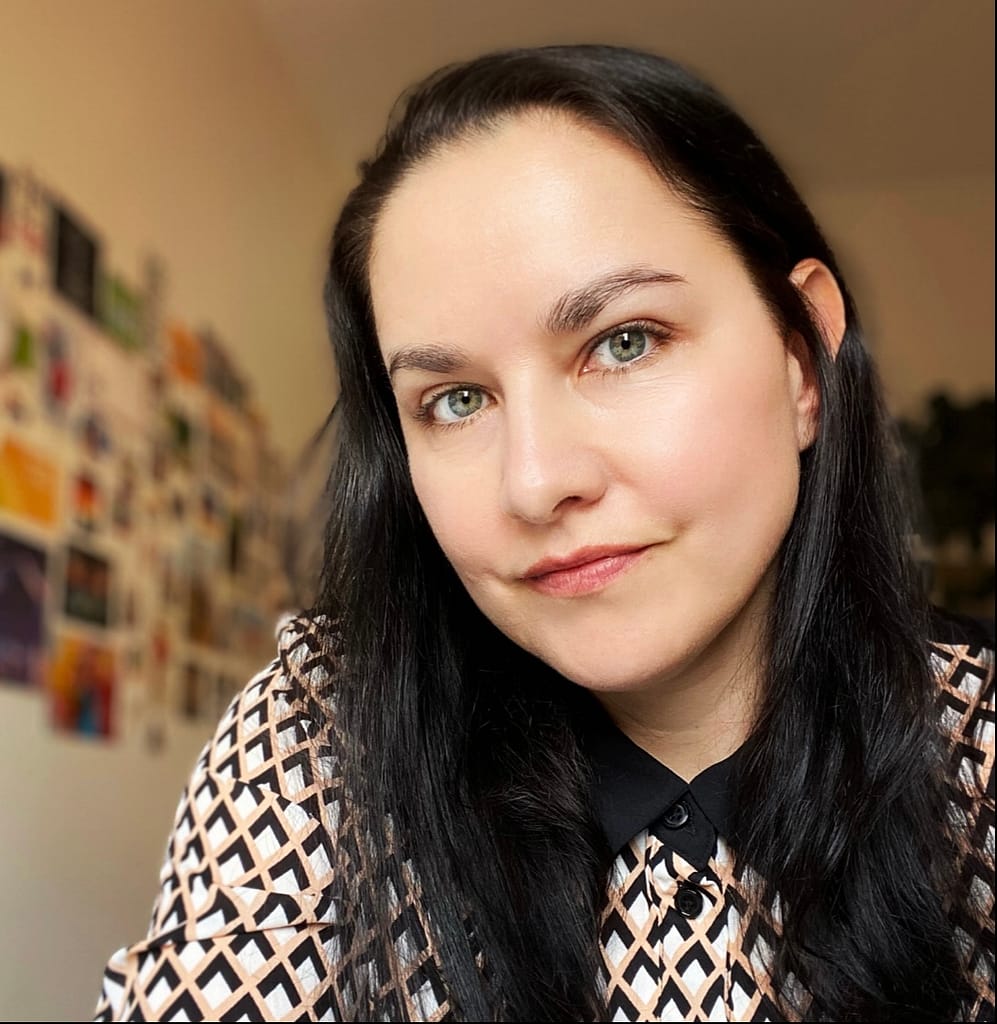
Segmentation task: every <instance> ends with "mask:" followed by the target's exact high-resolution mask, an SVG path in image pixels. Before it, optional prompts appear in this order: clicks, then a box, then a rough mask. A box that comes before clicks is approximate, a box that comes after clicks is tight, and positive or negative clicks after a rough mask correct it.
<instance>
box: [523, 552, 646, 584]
mask: <svg viewBox="0 0 997 1024" xmlns="http://www.w3.org/2000/svg"><path fill="white" fill-rule="evenodd" d="M646 547H647V545H646V544H598V545H592V546H589V547H585V548H578V550H577V551H572V552H571V554H568V555H564V556H562V557H560V558H559V557H556V556H550V557H548V558H541V559H540V561H538V562H534V563H533V565H531V566H530V567H529V568H528V569H527V570H526V572H524V573H523V579H534V578H536V577H537V576H546V575H548V574H549V573H552V572H563V571H564V570H566V569H577V568H578V567H579V566H580V565H588V564H589V563H590V562H598V561H599V560H600V559H602V558H612V557H613V556H614V555H627V554H631V553H633V552H635V551H643V550H644V548H646Z"/></svg>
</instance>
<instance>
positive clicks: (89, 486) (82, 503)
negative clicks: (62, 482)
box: [69, 470, 104, 533]
mask: <svg viewBox="0 0 997 1024" xmlns="http://www.w3.org/2000/svg"><path fill="white" fill-rule="evenodd" d="M69 502H70V507H71V509H72V515H73V523H74V524H75V525H76V526H78V527H79V528H80V529H81V530H86V531H87V532H88V533H93V532H94V531H96V530H98V529H100V526H101V524H102V523H103V521H104V496H103V492H102V491H101V488H100V484H99V483H97V481H96V480H95V479H94V477H93V474H92V473H88V472H86V471H85V470H84V471H82V472H80V473H77V474H76V476H75V477H73V483H72V487H71V488H70V492H69Z"/></svg>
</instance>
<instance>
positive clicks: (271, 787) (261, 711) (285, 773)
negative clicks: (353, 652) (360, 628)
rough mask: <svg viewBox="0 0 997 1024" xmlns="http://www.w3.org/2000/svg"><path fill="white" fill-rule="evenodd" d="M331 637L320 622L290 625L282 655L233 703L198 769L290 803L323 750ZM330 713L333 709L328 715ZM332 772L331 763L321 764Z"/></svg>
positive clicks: (281, 634) (281, 633) (280, 636)
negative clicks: (273, 795) (325, 697)
mask: <svg viewBox="0 0 997 1024" xmlns="http://www.w3.org/2000/svg"><path fill="white" fill-rule="evenodd" d="M332 664H333V655H332V653H331V633H330V631H329V630H327V629H326V628H325V626H324V624H323V623H322V622H321V621H320V620H315V619H308V618H304V617H297V618H288V619H287V620H285V621H284V623H283V624H282V625H281V627H280V628H279V630H278V633H277V653H276V656H275V657H274V659H273V660H272V661H271V662H270V664H269V665H267V666H266V667H265V668H264V669H262V670H261V671H260V672H258V673H257V674H256V675H255V676H254V677H253V678H252V679H251V680H250V681H249V682H248V683H247V685H246V686H245V687H244V688H243V689H242V690H241V691H240V692H239V693H238V694H237V695H236V696H235V698H234V699H233V700H232V702H231V703H230V704H229V706H228V708H227V710H226V712H225V714H224V715H223V716H222V718H221V720H220V722H219V724H218V727H217V729H216V730H215V734H214V736H213V737H212V739H211V740H210V742H209V743H208V744H207V745H206V747H205V748H204V751H203V753H202V755H201V758H200V760H199V762H198V765H199V767H201V768H202V769H203V770H204V771H206V772H210V773H211V774H213V775H214V776H216V777H217V778H219V779H224V780H239V781H242V782H244V783H247V784H251V785H253V786H256V787H258V788H260V789H264V790H267V791H271V792H273V793H275V794H277V795H279V796H283V797H287V798H289V799H292V800H300V799H302V798H303V796H304V793H303V787H304V786H305V783H306V778H305V777H306V776H309V775H310V774H313V771H312V770H313V769H314V768H315V767H317V765H316V764H315V763H314V762H313V758H314V756H315V755H316V752H317V751H322V750H324V749H325V748H326V747H327V746H328V744H327V743H323V730H326V729H327V728H328V726H327V724H326V721H325V719H326V718H327V716H326V715H325V714H324V713H323V708H322V707H321V705H320V701H321V698H322V697H323V696H324V695H325V694H326V691H327V690H328V688H329V684H330V682H331V677H332ZM324 710H328V709H324ZM322 767H323V768H324V769H326V770H328V769H329V768H330V767H331V766H330V765H329V763H328V761H325V762H324V763H323V764H322Z"/></svg>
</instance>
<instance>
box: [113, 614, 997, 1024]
mask: <svg viewBox="0 0 997 1024" xmlns="http://www.w3.org/2000/svg"><path fill="white" fill-rule="evenodd" d="M944 639H945V642H942V641H941V640H939V641H938V642H936V643H933V644H932V645H931V658H932V665H933V668H934V670H935V674H936V677H937V680H938V686H939V690H938V707H939V713H940V715H941V718H942V722H943V724H944V726H945V728H946V730H947V732H948V735H949V736H950V737H951V761H950V766H951V771H952V772H953V775H954V777H956V778H958V779H959V780H962V783H963V785H962V786H961V789H960V792H962V793H964V794H965V800H964V801H963V803H962V805H961V806H960V807H959V808H955V809H954V811H955V813H958V814H959V815H961V817H962V820H963V821H964V822H965V824H966V827H967V829H969V830H970V832H971V834H972V835H973V839H974V844H975V845H976V847H977V849H978V850H979V851H981V852H980V855H979V857H978V858H975V859H973V860H972V862H971V863H967V864H966V865H965V866H964V874H967V873H968V875H969V876H971V878H972V885H973V887H974V889H975V890H976V891H977V893H978V895H979V896H980V898H981V899H982V900H983V901H984V902H988V903H989V907H990V910H989V915H988V919H989V921H990V925H989V932H988V933H986V934H973V935H970V936H967V937H966V938H967V941H968V942H969V944H970V946H971V947H972V948H974V949H976V950H977V956H976V964H977V965H978V966H979V968H980V969H979V970H978V971H976V973H975V975H974V984H975V986H976V990H977V992H978V996H977V1000H976V1004H975V1006H974V1007H973V1008H972V1010H971V1012H970V1015H969V1016H968V1017H967V1018H966V1019H968V1020H972V1021H977V1022H984V1021H993V1020H994V991H993V983H994V982H993V977H992V975H991V974H990V973H989V968H988V967H987V963H988V961H987V959H986V957H984V956H983V954H982V952H980V950H985V949H992V948H993V941H994V936H993V905H994V877H993V867H992V865H993V849H994V774H993V768H994V652H993V645H992V641H991V642H989V644H988V643H979V642H977V641H975V640H973V641H969V642H965V641H964V640H963V639H962V638H958V639H957V638H955V637H951V638H944ZM324 664H325V662H324V659H323V652H322V644H321V641H320V639H319V638H318V637H317V630H316V627H315V625H314V623H310V622H308V621H305V620H294V621H292V622H291V623H289V624H288V625H287V626H285V627H284V629H283V630H282V632H281V634H280V637H279V641H278V656H277V658H276V659H275V660H274V661H273V662H272V663H271V664H270V665H269V666H268V667H267V668H266V669H265V670H264V671H262V672H261V673H259V674H258V675H257V676H256V677H255V678H254V679H253V680H252V681H251V682H250V683H249V685H248V686H247V687H246V688H245V689H244V690H243V691H242V692H241V694H239V696H238V697H237V698H236V699H235V700H234V701H233V703H232V704H231V706H230V707H229V709H228V711H227V713H226V714H225V716H224V717H223V719H222V721H221V722H220V724H219V726H218V729H217V731H216V734H215V736H214V737H213V739H212V740H211V741H210V742H209V743H208V744H207V745H206V747H205V749H204V751H203V752H202V754H201V756H200V757H199V758H198V760H197V762H196V764H195V766H194V768H193V771H192V773H191V775H190V779H189V782H188V785H187V787H186V789H185V791H184V793H183V795H182V798H181V800H180V804H179V807H178V809H177V814H176V818H175V822H174V826H173V830H172V832H171V834H170V837H169V840H168V844H167V849H166V855H165V858H164V862H163V867H162V870H161V875H160V890H159V893H158V896H157V897H156V900H155V903H154V906H153V912H152V918H151V922H150V925H149V929H148V932H147V934H146V936H145V937H144V938H143V939H141V940H140V941H138V942H135V943H133V944H131V945H129V946H126V947H124V948H122V949H120V950H119V951H118V952H117V953H115V954H114V955H113V956H111V958H110V960H109V961H108V963H107V965H106V967H105V970H104V974H103V981H102V986H101V991H100V995H99V998H98V1002H97V1006H96V1009H95V1012H94V1017H93V1019H94V1020H101V1021H111V1020H134V1021H140V1020H149V1021H152V1020H155V1021H193V1020H215V1021H229V1020H232V1021H235V1020H245V1021H305V1020H328V1021H342V1020H346V1019H349V1010H348V1004H349V1002H350V998H351V993H350V992H349V991H347V990H346V986H345V985H342V984H340V981H339V979H340V977H341V975H340V972H339V971H338V970H337V957H338V956H339V955H340V947H339V939H338V937H337V936H338V927H339V924H338V917H337V909H336V904H335V901H334V900H333V899H331V898H330V895H329V891H330V880H331V877H332V871H333V869H332V865H331V862H330V856H329V854H328V850H329V848H330V847H329V830H330V828H331V829H332V830H333V831H335V829H336V828H337V822H340V821H343V820H344V816H343V814H342V807H341V804H340V801H341V798H342V794H341V791H340V790H338V789H337V787H336V785H335V779H334V775H335V773H334V770H333V771H332V773H331V774H332V776H333V779H332V783H330V777H329V773H326V772H323V773H321V776H322V777H321V778H319V777H318V776H317V774H316V773H313V772H311V771H310V770H309V764H310V763H311V762H310V761H309V760H308V758H307V757H304V756H302V755H303V752H304V751H306V750H312V749H313V748H314V739H315V737H314V736H311V735H310V734H309V723H308V721H307V719H306V718H303V716H302V714H301V709H300V706H299V705H298V703H297V700H296V695H297V694H299V693H300V687H301V685H302V682H303V681H305V682H307V680H308V679H309V677H310V676H311V674H313V673H321V672H323V671H324V668H323V666H324ZM590 754H591V756H592V761H593V764H594V767H595V775H596V779H597V789H596V793H595V803H596V807H597V810H598V812H599V816H600V820H601V822H602V825H603V828H604V831H605V833H606V836H607V838H608V840H609V842H610V845H611V848H612V849H613V850H614V851H616V856H615V859H614V861H613V865H612V868H611V871H610V875H609V878H608V879H607V887H606V900H605V905H604V910H603V913H602V920H601V932H600V944H601V953H602V971H601V977H600V979H599V981H600V982H601V984H602V985H603V986H604V991H605V993H606V998H607V1003H608V1007H609V1019H610V1020H614V1021H778V1020H782V1019H783V1018H782V1017H780V1016H779V1013H778V1010H777V1009H776V1004H775V1000H774V996H773V993H772V992H771V991H770V988H769V987H768V985H767V982H766V973H765V966H764V965H765V963H766V960H767V955H768V951H769V949H770V948H771V947H772V945H773V943H774V941H775V938H776V936H777V929H778V913H777V910H775V911H774V912H773V913H771V914H769V915H767V916H765V918H764V919H762V917H761V915H759V914H757V913H756V914H754V915H749V914H748V912H747V904H746V902H745V900H744V899H743V898H742V896H741V892H742V889H743V885H742V884H741V883H742V879H741V878H740V877H739V874H738V870H739V869H738V868H737V866H736V863H735V859H734V858H733V857H732V855H731V851H730V850H729V849H728V846H727V841H726V839H727V836H728V834H729V829H728V823H729V821H730V817H731V814H730V812H731V808H730V806H729V797H730V791H731V786H730V781H731V778H732V773H733V772H735V771H736V767H737V755H736V754H735V755H733V757H731V758H728V759H727V760H726V761H724V762H721V763H719V764H717V765H714V766H712V767H711V768H707V769H706V770H705V771H704V772H702V773H701V774H700V775H699V776H698V777H697V778H696V779H694V780H693V781H692V782H691V783H687V782H685V781H683V780H682V779H681V778H680V777H679V776H677V775H675V774H674V773H672V772H671V771H669V769H668V768H666V767H665V766H664V765H661V764H660V763H659V762H657V761H656V760H655V759H654V758H652V757H651V756H650V755H648V754H646V753H645V752H644V751H642V750H641V749H640V748H639V747H637V746H636V745H635V744H633V743H631V741H630V740H628V739H627V738H626V737H625V736H624V735H623V734H622V733H621V732H619V731H618V730H615V729H606V730H605V731H603V732H600V738H599V739H598V741H597V742H596V743H595V744H594V745H593V746H592V747H591V748H590ZM981 794H982V796H981ZM344 829H345V826H344ZM347 839H348V837H347V836H346V835H345V833H344V835H341V836H336V835H334V836H333V843H335V842H341V843H343V844H344V845H345V844H346V842H347ZM417 889H418V886H417V884H415V883H413V884H411V885H408V886H407V887H405V886H403V887H401V888H400V890H399V892H398V893H397V905H398V945H399V948H404V949H405V950H406V959H405V970H406V971H407V972H408V973H407V976H406V977H405V979H404V982H405V984H404V985H403V986H402V988H403V992H404V995H403V997H402V998H403V999H404V1005H400V1006H398V1007H397V1010H396V1013H394V1014H392V1015H391V1016H388V1017H385V1018H384V1019H388V1020H413V1021H442V1020H452V1019H454V1018H453V1015H452V1013H451V1008H450V1005H449V1002H448V999H447V994H446V990H445V987H444V985H443V983H442V981H441V976H440V971H439V968H438V965H437V962H436V959H435V954H434V951H433V948H432V944H431V942H430V941H429V940H428V939H427V938H426V936H427V935H428V934H429V930H428V928H427V927H426V919H425V915H424V909H423V908H422V907H421V906H420V905H419V902H418V899H417V897H416V895H415V894H416V892H417ZM342 976H345V972H344V973H343V975H342Z"/></svg>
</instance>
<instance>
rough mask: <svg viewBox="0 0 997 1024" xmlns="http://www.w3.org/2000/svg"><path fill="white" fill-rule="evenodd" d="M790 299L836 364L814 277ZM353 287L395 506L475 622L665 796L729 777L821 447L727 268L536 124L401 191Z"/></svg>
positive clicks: (421, 174)
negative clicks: (425, 536) (588, 715)
mask: <svg viewBox="0 0 997 1024" xmlns="http://www.w3.org/2000/svg"><path fill="white" fill-rule="evenodd" d="M791 278H792V280H793V282H794V284H795V285H796V286H797V287H798V288H799V289H801V290H802V291H803V292H804V293H805V295H806V296H807V298H808V300H809V302H810V303H811V305H812V307H813V308H814V309H815V311H816V312H817V314H818V317H819V320H820V322H821V324H822V327H823V332H824V335H825V340H826V342H827V344H828V346H829V348H830V349H831V350H832V352H833V351H836V348H837V345H838V344H839V343H840V340H841V337H842V335H843V333H844V326H845V325H844V309H843V303H842V299H841V294H840V291H839V289H838V286H837V284H836V282H835V280H834V277H833V275H832V274H831V273H830V271H829V270H828V269H827V268H826V267H825V266H824V265H823V264H821V263H819V262H818V261H816V260H804V261H802V262H801V263H800V264H798V265H797V266H796V267H795V268H794V269H793V271H792V273H791ZM370 280H371V293H372V298H373V305H374V314H375V320H376V325H377V331H378V339H379V344H380V346H381V352H382V355H383V357H384V361H385V365H386V366H387V367H388V368H389V370H390V372H391V379H392V387H393V389H394V393H395V397H396V400H397V403H398V408H399V415H400V418H401V423H402V429H403V433H404V438H405V443H406V448H407V451H408V457H409V466H410V471H411V475H412V481H413V485H414V487H415V491H416V494H417V496H418V498H419V501H420V503H421V504H422V507H423V510H424V511H425V514H426V517H427V519H428V521H429V523H430V525H431V527H432V529H433V532H434V534H435V536H436V538H437V540H438V542H439V544H440V546H441V548H442V549H443V551H444V553H445V554H446V555H447V557H448V559H449V560H450V562H451V564H452V565H453V566H454V569H455V570H456V572H457V574H458V576H459V577H460V579H461V580H462V582H463V583H464V585H465V587H466V588H467V590H468V593H469V594H470V596H471V597H472V599H473V600H474V601H475V602H476V603H477V604H478V606H479V607H480V608H481V609H482V611H483V612H484V613H485V614H486V615H487V616H488V617H489V618H490V619H491V620H492V621H493V622H494V623H495V624H496V625H497V626H498V627H499V628H500V629H502V630H503V631H504V632H505V633H506V634H507V635H508V636H509V637H510V638H511V639H513V640H514V641H515V642H516V643H518V644H520V645H521V646H522V647H524V648H526V649H527V650H529V651H531V652H533V653H534V654H536V655H537V656H538V657H540V658H542V659H543V660H544V661H546V662H547V663H548V664H550V665H551V666H553V667H554V668H555V669H557V670H558V671H559V672H561V673H562V674H563V675H564V676H565V677H567V678H568V679H571V680H572V681H574V682H576V683H577V684H578V685H580V686H584V687H586V688H588V689H589V690H591V691H592V692H593V693H594V694H595V696H596V697H597V699H598V700H599V701H600V702H601V703H602V704H603V705H604V707H605V708H606V709H607V711H608V712H609V714H610V715H611V717H612V718H613V720H614V721H615V722H616V723H617V725H618V726H619V727H620V728H621V729H622V730H623V731H624V732H625V733H626V734H627V735H628V736H630V738H631V739H633V740H634V741H635V742H636V743H637V744H638V745H640V746H641V747H643V748H644V749H645V750H647V751H648V752H649V753H651V754H652V755H653V756H654V757H656V758H658V759H659V760H660V761H662V762H663V763H664V764H666V765H668V767H669V768H671V769H672V770H673V771H675V772H676V773H677V774H679V775H680V776H682V777H683V778H685V779H692V778H693V777H694V776H695V775H697V774H698V773H699V772H700V771H702V770H703V769H704V768H706V767H708V766H709V765H711V764H714V763H716V762H717V761H719V760H722V759H723V758H724V757H726V756H727V755H729V754H730V753H732V752H733V751H734V750H735V749H737V747H738V746H740V745H741V743H742V742H743V741H744V739H745V737H746V735H747V733H748V731H749V730H750V728H751V724H752V721H753V718H754V715H755V712H756V708H757V703H758V692H759V680H760V674H761V671H762V667H763V664H764V658H765V650H764V646H765V638H764V630H763V624H764V622H765V619H766V615H767V612H768V609H769V605H770V602H771V598H772V588H773V584H774V567H775V562H776V558H777V554H778V550H779V546H780V544H781V542H782V540H783V538H784V536H785V533H786V531H787V529H788V527H789V523H790V521H791V518H792V515H793V510H794V508H795V503H796V498H797V493H798V485H799V457H800V452H801V451H803V450H804V449H805V448H806V447H808V446H809V445H810V444H811V443H812V442H813V439H814V437H815V434H816V430H817V421H818V408H817V406H818V400H817V394H816V389H815V385H814V382H813V376H812V374H811V373H810V372H808V368H807V366H806V365H805V363H804V362H803V361H801V360H802V352H803V348H802V345H801V344H796V343H794V340H793V339H784V338H783V337H782V336H781V334H780V331H779V330H778V328H777V326H776V324H775V323H774V322H773V320H772V318H771V316H770V314H769V312H768V310H767V309H766V307H765V304H764V303H763V301H762V300H761V298H760V297H759V296H758V294H757V293H756V291H755V289H754V287H753V286H752V283H751V280H750V278H749V276H748V274H747V272H746V270H745V268H744V266H743V265H742V263H741V261H740V259H739V258H738V256H737V255H736V254H735V253H734V252H733V250H732V249H731V248H730V247H729V246H728V245H727V244H726V242H725V241H724V240H723V239H722V238H721V237H720V236H719V234H718V233H717V232H716V231H714V230H712V229H711V227H710V226H709V225H708V224H707V223H706V222H705V221H704V220H703V219H702V218H701V217H700V216H699V215H698V214H696V213H695V212H694V211H692V210H691V209H690V208H689V207H688V206H687V205H686V204H685V203H684V202H683V201H682V200H680V199H678V198H677V197H676V196H675V194H674V193H673V192H672V191H671V190H670V189H669V188H668V187H667V185H666V184H665V183H664V182H663V181H662V179H661V178H660V177H659V176H658V175H657V174H656V173H655V172H654V171H653V169H652V168H651V167H650V166H649V165H648V164H647V162H646V161H645V160H644V158H643V157H642V156H641V155H640V154H638V153H635V152H634V151H633V150H631V149H630V148H628V147H627V146H625V145H623V144H622V143H621V142H619V141H617V140H616V139H614V138H613V137H611V136H610V135H608V134H606V133H603V132H600V131H597V130H594V129H592V128H588V127H584V126H582V125H580V124H578V123H576V122H573V121H571V120H569V119H567V118H566V117H564V116H562V115H559V114H551V113H531V114H528V115H520V116H517V117H516V118H513V119H509V120H508V121H506V122H504V123H503V124H501V125H499V126H498V127H496V128H495V129H494V130H490V131H489V132H487V133H485V134H482V135H479V136H476V137H474V138H473V139H471V140H468V141H464V142H460V143H457V144H454V145H452V146H450V147H447V148H446V149H444V150H443V151H442V152H440V153H437V154H436V155H434V156H433V157H431V158H430V159H428V160H426V161H424V162H423V163H422V164H420V165H418V166H417V167H416V168H415V169H414V170H413V171H412V172H411V173H410V174H409V175H408V176H407V177H406V178H405V179H404V180H403V182H402V183H401V184H400V186H399V187H398V188H397V189H396V191H395V192H394V193H393V195H392V196H391V197H390V199H389V200H388V202H387V204H386V206H385V208H384V210H383V211H382V214H381V217H380V220H379V222H378V225H377V228H376V230H375V235H374V246H373V252H372V258H371V265H370ZM550 559H554V560H560V561H555V562H550V561H547V562H546V563H545V562H544V560H550Z"/></svg>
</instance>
